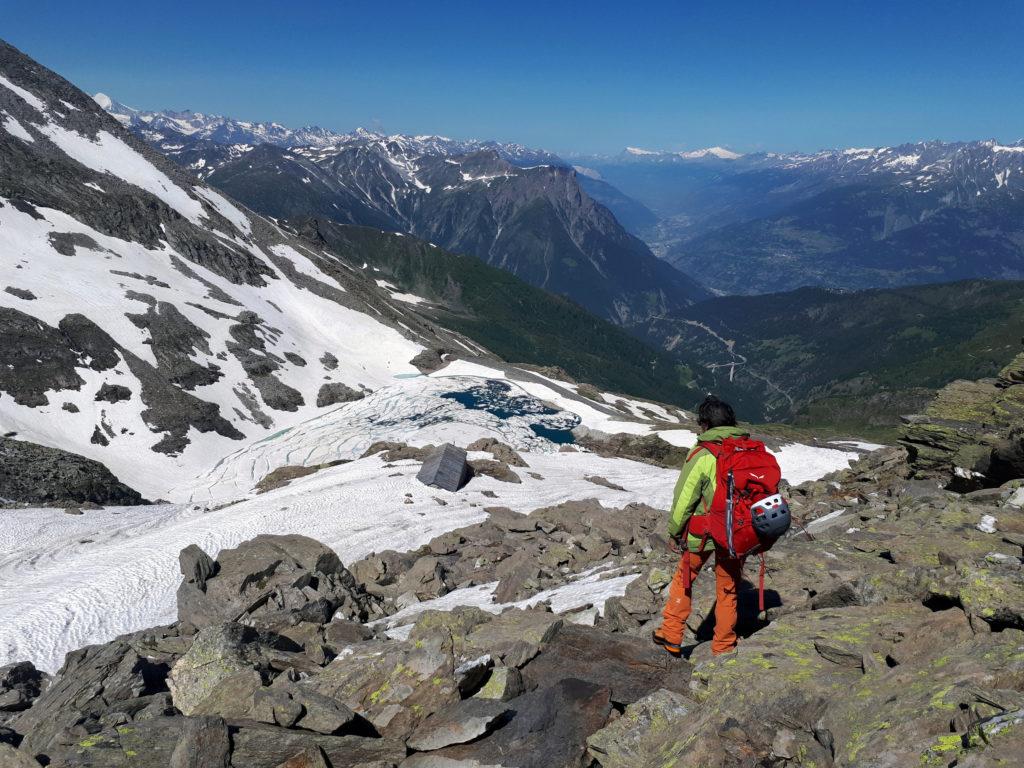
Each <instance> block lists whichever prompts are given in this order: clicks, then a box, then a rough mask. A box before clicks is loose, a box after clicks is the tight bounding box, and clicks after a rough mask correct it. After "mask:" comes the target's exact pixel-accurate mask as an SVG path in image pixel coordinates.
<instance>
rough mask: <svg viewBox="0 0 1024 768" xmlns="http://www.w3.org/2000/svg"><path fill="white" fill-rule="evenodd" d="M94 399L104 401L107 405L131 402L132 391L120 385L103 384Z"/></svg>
mask: <svg viewBox="0 0 1024 768" xmlns="http://www.w3.org/2000/svg"><path fill="white" fill-rule="evenodd" d="M93 399H94V400H96V401H97V402H99V401H101V400H102V401H103V402H106V403H119V402H121V401H122V400H131V399H132V391H131V390H130V389H128V387H125V386H122V385H120V384H103V385H102V386H101V387H100V388H99V391H98V392H97V393H96V397H94V398H93Z"/></svg>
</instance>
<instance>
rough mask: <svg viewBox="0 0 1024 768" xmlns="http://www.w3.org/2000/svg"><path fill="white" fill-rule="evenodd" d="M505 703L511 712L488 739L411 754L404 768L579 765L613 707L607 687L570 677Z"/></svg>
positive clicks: (566, 767)
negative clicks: (589, 742)
mask: <svg viewBox="0 0 1024 768" xmlns="http://www.w3.org/2000/svg"><path fill="white" fill-rule="evenodd" d="M505 706H507V707H508V708H509V709H510V710H512V712H513V713H514V714H513V715H512V716H511V718H510V719H509V720H508V722H507V723H505V724H504V725H502V727H500V728H498V729H497V730H495V731H493V732H492V733H491V734H490V735H489V736H487V737H486V738H481V739H477V740H476V741H473V742H471V743H467V744H456V745H452V746H449V747H444V748H442V749H440V750H436V751H434V752H431V753H429V754H425V755H414V756H412V757H410V758H409V759H408V760H406V761H405V762H404V763H403V764H402V767H403V768H431V767H432V766H438V767H440V766H473V765H479V766H498V765H505V766H516V768H578V766H580V765H583V764H585V763H584V762H583V760H584V757H585V753H586V738H587V736H589V735H590V734H592V733H594V732H595V731H597V730H598V729H600V728H601V727H602V726H604V724H605V723H606V722H607V720H608V716H609V715H610V713H611V711H612V707H611V702H610V700H609V691H608V689H607V688H604V687H602V686H599V685H595V684H593V683H589V682H586V681H583V680H574V679H560V680H558V681H556V682H553V683H552V684H551V685H549V686H547V687H546V688H543V689H541V690H537V691H533V692H531V693H527V694H524V695H523V696H520V697H518V698H517V699H513V700H512V701H510V702H508V703H507V704H506V705H505ZM446 761H450V762H446Z"/></svg>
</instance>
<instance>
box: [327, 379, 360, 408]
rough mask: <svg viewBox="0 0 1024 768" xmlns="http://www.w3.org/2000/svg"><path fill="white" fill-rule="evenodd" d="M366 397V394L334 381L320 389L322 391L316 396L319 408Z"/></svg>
mask: <svg viewBox="0 0 1024 768" xmlns="http://www.w3.org/2000/svg"><path fill="white" fill-rule="evenodd" d="M364 397H366V394H365V393H364V392H359V391H357V390H355V389H352V387H349V386H347V385H345V384H342V383H341V382H337V381H332V382H329V383H327V384H324V385H323V386H322V387H320V391H319V392H317V395H316V405H317V408H326V407H327V406H328V405H337V404H338V403H351V402H352V401H354V400H362V399H363V398H364Z"/></svg>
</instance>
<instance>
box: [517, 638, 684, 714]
mask: <svg viewBox="0 0 1024 768" xmlns="http://www.w3.org/2000/svg"><path fill="white" fill-rule="evenodd" d="M690 669H691V667H690V665H689V664H688V663H687V662H685V661H681V660H679V659H674V658H672V657H671V656H669V655H668V654H667V653H665V652H664V651H662V650H661V649H660V648H658V647H656V646H655V645H654V644H653V643H651V642H650V640H648V639H646V638H638V637H628V636H624V635H618V634H616V635H613V634H609V633H607V632H601V631H596V630H594V629H592V628H584V627H580V626H576V625H573V624H563V625H562V626H561V627H560V628H559V630H558V632H557V633H556V634H555V635H554V637H552V638H551V639H550V640H549V641H548V643H547V644H546V645H545V646H544V648H543V650H542V652H541V653H540V654H539V655H538V656H536V657H535V658H534V659H533V660H532V661H531V662H530V663H529V664H527V665H526V666H525V667H523V679H524V681H525V682H526V687H527V688H531V687H534V686H537V687H541V688H543V687H545V686H548V685H551V683H552V682H553V681H557V680H559V679H561V678H564V677H576V678H579V679H581V680H589V681H590V682H592V683H595V684H597V685H603V686H607V687H608V688H609V689H611V699H612V701H614V702H616V703H618V704H632V703H633V702H634V701H637V700H638V699H641V698H643V697H644V696H647V695H648V694H650V693H653V692H654V691H656V690H658V689H659V688H667V689H668V690H671V691H676V692H678V693H684V692H686V691H687V690H688V689H689V680H690Z"/></svg>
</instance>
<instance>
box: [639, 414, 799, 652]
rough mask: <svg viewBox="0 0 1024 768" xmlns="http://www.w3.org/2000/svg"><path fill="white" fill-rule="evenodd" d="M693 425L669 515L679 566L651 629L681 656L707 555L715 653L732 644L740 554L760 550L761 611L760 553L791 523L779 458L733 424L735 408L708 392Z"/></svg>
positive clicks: (662, 643) (728, 649)
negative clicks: (711, 568) (695, 430)
mask: <svg viewBox="0 0 1024 768" xmlns="http://www.w3.org/2000/svg"><path fill="white" fill-rule="evenodd" d="M697 423H698V425H699V426H700V429H701V435H700V436H699V437H698V438H697V445H696V446H695V447H694V449H693V450H692V451H690V453H689V455H688V456H687V458H686V461H685V463H684V464H683V468H682V472H681V473H680V475H679V480H678V481H677V482H676V487H675V492H674V494H673V500H672V511H671V517H670V520H669V528H668V533H669V537H670V539H671V541H672V544H671V547H672V551H673V552H678V553H679V555H680V557H679V567H678V568H677V569H676V573H675V575H674V577H673V578H672V583H671V585H670V586H669V593H668V595H669V596H668V602H667V603H666V605H665V608H664V610H663V611H662V622H661V626H660V627H659V628H658V629H656V630H655V631H654V633H653V639H654V642H655V643H657V644H658V645H660V646H662V647H663V648H664V649H665V650H666V651H668V652H669V653H670V654H672V655H673V656H680V655H681V654H682V642H683V634H684V632H685V630H686V620H687V619H688V618H689V617H690V611H691V608H692V602H691V585H692V583H693V580H694V579H696V578H697V575H698V574H699V573H700V570H701V568H703V567H704V564H705V563H707V561H708V560H709V559H711V555H712V554H714V556H715V586H716V593H717V594H716V601H715V635H714V640H713V641H712V643H711V652H712V653H713V654H714V655H716V656H717V655H720V654H723V653H730V652H731V651H734V650H735V649H736V619H737V612H736V605H737V592H738V591H739V585H740V580H741V578H742V573H743V562H744V559H745V558H746V556H747V555H748V554H753V553H761V555H762V561H761V562H762V571H761V587H760V603H761V610H762V611H763V610H764V558H763V553H764V552H765V551H766V550H767V549H768V548H769V547H771V545H772V544H773V543H774V541H775V539H777V538H778V537H779V536H781V535H782V534H783V533H785V531H786V529H788V527H789V508H788V506H787V505H786V502H785V500H784V499H782V497H781V496H780V495H778V485H779V481H780V480H781V475H780V473H779V468H778V463H777V462H776V460H775V458H774V457H773V456H772V455H771V454H770V453H768V451H767V450H766V448H765V446H764V444H763V443H760V442H757V441H754V440H751V439H750V435H749V433H748V432H747V431H746V430H743V429H740V428H739V427H738V426H736V414H735V413H734V412H733V409H732V407H731V406H730V405H729V404H728V403H726V402H723V401H722V400H719V399H718V398H717V397H714V396H712V395H709V396H708V397H707V398H705V400H704V402H703V403H701V405H700V408H699V409H698V411H697ZM723 470H725V471H724V472H723ZM726 521H728V522H726ZM755 529H756V530H755Z"/></svg>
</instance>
